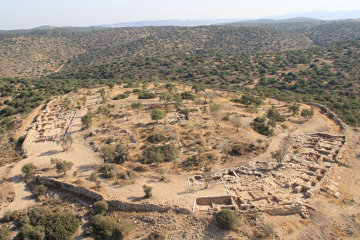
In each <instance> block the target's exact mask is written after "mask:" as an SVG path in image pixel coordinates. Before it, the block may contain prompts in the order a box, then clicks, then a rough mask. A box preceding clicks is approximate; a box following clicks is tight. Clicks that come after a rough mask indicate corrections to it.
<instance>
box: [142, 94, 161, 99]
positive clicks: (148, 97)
mask: <svg viewBox="0 0 360 240" xmlns="http://www.w3.org/2000/svg"><path fill="white" fill-rule="evenodd" d="M156 97H157V96H156V94H155V93H150V92H140V93H139V99H153V98H156Z"/></svg>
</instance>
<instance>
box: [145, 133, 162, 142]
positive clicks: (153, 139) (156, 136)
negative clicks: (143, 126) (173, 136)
mask: <svg viewBox="0 0 360 240" xmlns="http://www.w3.org/2000/svg"><path fill="white" fill-rule="evenodd" d="M146 140H147V141H148V142H151V143H160V142H163V141H165V140H166V137H165V136H164V135H162V134H153V135H150V136H149V137H148V138H147V139H146Z"/></svg>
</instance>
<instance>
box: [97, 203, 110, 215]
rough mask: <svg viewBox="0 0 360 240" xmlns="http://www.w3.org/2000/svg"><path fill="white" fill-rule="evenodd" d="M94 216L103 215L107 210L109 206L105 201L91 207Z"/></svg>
mask: <svg viewBox="0 0 360 240" xmlns="http://www.w3.org/2000/svg"><path fill="white" fill-rule="evenodd" d="M93 209H94V212H95V214H105V213H106V212H107V211H108V210H109V205H108V204H107V202H106V201H98V202H96V203H94V206H93Z"/></svg>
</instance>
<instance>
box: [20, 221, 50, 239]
mask: <svg viewBox="0 0 360 240" xmlns="http://www.w3.org/2000/svg"><path fill="white" fill-rule="evenodd" d="M20 235H21V237H22V239H24V240H44V239H45V228H44V226H36V227H33V226H31V225H29V224H25V225H24V226H22V227H21V229H20Z"/></svg>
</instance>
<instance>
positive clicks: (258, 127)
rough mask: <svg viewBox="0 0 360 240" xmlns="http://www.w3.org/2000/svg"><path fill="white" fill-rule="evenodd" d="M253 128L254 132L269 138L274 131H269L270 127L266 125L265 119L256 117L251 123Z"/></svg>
mask: <svg viewBox="0 0 360 240" xmlns="http://www.w3.org/2000/svg"><path fill="white" fill-rule="evenodd" d="M252 125H253V128H254V130H255V131H256V132H258V133H260V134H262V135H265V136H268V137H271V136H273V135H274V131H273V130H272V129H270V126H269V125H267V124H266V119H265V117H257V118H255V119H254V121H253V123H252Z"/></svg>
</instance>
